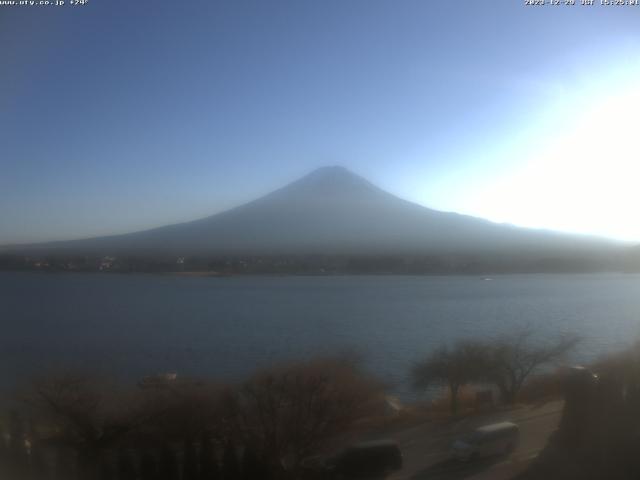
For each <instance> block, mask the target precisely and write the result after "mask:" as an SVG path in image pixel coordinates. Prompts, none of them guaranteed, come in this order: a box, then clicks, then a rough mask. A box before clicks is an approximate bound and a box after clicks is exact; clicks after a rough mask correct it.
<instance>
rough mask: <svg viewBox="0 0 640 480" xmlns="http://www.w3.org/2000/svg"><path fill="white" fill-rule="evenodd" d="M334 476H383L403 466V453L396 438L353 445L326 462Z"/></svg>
mask: <svg viewBox="0 0 640 480" xmlns="http://www.w3.org/2000/svg"><path fill="white" fill-rule="evenodd" d="M326 468H327V470H328V471H329V472H330V473H331V474H332V477H334V478H371V477H374V478H375V477H378V478H382V477H384V476H386V475H388V474H389V473H391V472H393V471H395V470H399V469H401V468H402V453H401V452H400V448H399V447H398V443H397V442H396V441H395V440H376V441H373V442H363V443H358V444H355V445H352V446H350V447H348V448H346V449H345V450H343V451H342V452H341V453H339V454H338V455H336V456H335V457H332V458H331V459H329V460H328V461H327V462H326Z"/></svg>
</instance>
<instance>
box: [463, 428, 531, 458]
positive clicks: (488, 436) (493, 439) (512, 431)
mask: <svg viewBox="0 0 640 480" xmlns="http://www.w3.org/2000/svg"><path fill="white" fill-rule="evenodd" d="M519 435H520V427H518V425H516V424H515V423H511V422H501V423H494V424H492V425H485V426H484V427H480V428H478V429H476V431H475V432H473V433H472V434H470V435H468V436H466V437H464V438H461V439H460V440H457V441H455V442H454V443H453V445H452V455H453V457H454V458H456V459H457V460H464V461H468V460H471V459H474V458H479V457H488V456H491V455H508V454H509V453H511V452H512V451H513V450H514V448H515V447H516V445H517V444H518V438H519Z"/></svg>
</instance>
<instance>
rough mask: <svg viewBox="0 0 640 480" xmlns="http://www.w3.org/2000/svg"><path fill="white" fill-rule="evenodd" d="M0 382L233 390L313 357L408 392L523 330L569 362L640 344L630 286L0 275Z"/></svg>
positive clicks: (525, 279) (638, 299)
mask: <svg viewBox="0 0 640 480" xmlns="http://www.w3.org/2000/svg"><path fill="white" fill-rule="evenodd" d="M0 315H1V317H0V321H1V322H2V330H1V332H0V374H2V379H3V380H2V381H1V383H2V385H3V386H8V385H12V384H13V383H14V382H15V381H16V380H24V379H27V378H30V377H31V376H32V375H35V374H37V373H39V372H45V371H50V370H52V369H53V370H57V369H66V368H82V369H90V370H96V371H101V372H106V373H110V374H115V375H117V376H121V377H126V378H140V377H142V376H144V375H149V374H156V373H161V372H166V371H177V372H179V373H180V374H186V375H212V376H216V377H219V378H221V379H237V378H241V377H243V376H244V375H247V374H249V373H250V372H252V371H254V370H255V369H257V368H260V367H264V366H268V365H269V364H273V363H277V362H280V361H284V360H289V359H299V358H308V357H310V356H312V355H316V354H333V353H337V352H346V351H356V352H358V353H360V354H361V355H362V356H363V359H364V360H363V361H364V365H365V366H366V368H367V369H368V370H370V371H371V372H374V373H376V374H378V375H380V376H381V377H382V378H384V379H385V380H386V381H388V382H389V383H390V385H391V387H392V389H393V391H395V392H396V393H398V394H400V395H401V396H406V395H408V394H409V391H410V390H409V387H408V385H407V376H408V371H409V369H410V367H411V364H412V362H413V361H415V360H416V359H419V358H420V357H421V356H424V355H425V354H426V353H428V352H429V351H430V350H431V349H433V348H434V347H436V346H438V345H440V344H442V343H445V342H451V341H453V340H456V339H459V338H463V337H483V338H484V337H490V336H493V335H496V334H499V333H502V332H507V331H509V330H510V329H513V328H515V327H516V326H518V325H521V324H523V323H528V324H530V325H531V326H532V327H534V328H535V329H537V330H538V331H539V332H540V333H541V334H543V335H546V336H553V335H557V334H558V333H561V332H566V331H570V332H577V333H579V334H581V335H583V336H584V337H585V341H584V342H583V344H582V346H581V347H580V349H579V351H577V352H576V353H575V356H576V359H577V360H581V361H586V360H589V359H592V358H595V357H597V356H600V355H602V354H603V353H606V352H608V351H612V350H615V349H619V348H621V347H624V346H627V345H629V344H630V343H632V342H633V341H634V340H636V339H637V338H638V336H639V334H640V275H631V274H593V275H592V274H588V275H587V274H584V275H557V274H556V275H553V274H549V275H543V274H540V275H538V274H535V275H532V274H528V275H499V276H494V277H491V279H485V278H483V277H478V276H334V277H322V276H318V277H296V276H285V277H273V276H237V277H226V278H213V277H208V278H207V277H178V276H169V275H166V276H163V275H143V274H140V275H119V274H40V273H9V272H0Z"/></svg>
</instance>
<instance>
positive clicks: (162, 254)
mask: <svg viewBox="0 0 640 480" xmlns="http://www.w3.org/2000/svg"><path fill="white" fill-rule="evenodd" d="M0 252H2V254H3V261H2V263H1V265H0V266H3V267H4V268H17V267H20V266H21V267H27V266H28V265H31V266H33V264H34V260H33V259H34V258H36V259H39V261H40V263H41V264H42V262H45V261H46V263H47V265H48V266H50V265H51V264H54V263H55V264H61V265H66V264H68V263H69V262H71V260H72V259H73V262H72V263H73V264H74V265H75V269H79V270H81V269H84V268H85V267H86V268H88V269H94V268H95V263H96V261H98V260H99V262H100V263H101V265H102V266H103V267H104V268H103V269H114V268H115V267H116V266H118V265H119V268H118V269H119V270H121V271H138V270H165V271H166V270H168V271H174V270H176V271H181V270H197V271H202V270H221V271H230V272H239V271H247V272H263V271H264V272H278V271H283V272H287V271H293V272H304V271H307V270H310V271H313V272H394V273H411V272H415V273H420V272H480V271H594V270H607V269H615V270H620V269H624V268H626V267H628V266H629V265H630V264H631V263H630V260H631V259H632V258H636V257H637V255H636V254H637V252H634V251H632V250H630V249H629V248H628V247H626V246H624V245H621V244H620V243H616V242H614V241H611V240H606V239H600V238H593V237H585V236H580V235H569V234H561V233H557V232H551V231H541V230H531V229H525V228H518V227H514V226H510V225H504V224H496V223H492V222H489V221H487V220H483V219H479V218H475V217H470V216H465V215H459V214H456V213H445V212H440V211H436V210H432V209H429V208H426V207H423V206H420V205H417V204H414V203H411V202H408V201H405V200H403V199H400V198H398V197H396V196H394V195H392V194H390V193H388V192H385V191H383V190H381V189H379V188H378V187H376V186H374V185H372V184H371V183H369V182H368V181H367V180H365V179H364V178H362V177H359V176H358V175H355V174H353V173H351V172H350V171H348V170H346V169H344V168H342V167H324V168H320V169H318V170H316V171H314V172H312V173H310V174H309V175H307V176H305V177H303V178H302V179H300V180H298V181H295V182H293V183H291V184H289V185H287V186H285V187H283V188H281V189H279V190H277V191H274V192H272V193H270V194H268V195H266V196H264V197H262V198H259V199H257V200H254V201H252V202H250V203H247V204H245V205H242V206H239V207H236V208H234V209H231V210H228V211H226V212H223V213H220V214H217V215H213V216H210V217H207V218H204V219H201V220H196V221H192V222H188V223H181V224H175V225H169V226H166V227H161V228H156V229H152V230H146V231H142V232H135V233H130V234H125V235H116V236H108V237H98V238H90V239H83V240H70V241H62V242H50V243H41V244H32V245H22V246H11V247H4V248H3V249H2V250H0ZM25 256H27V257H28V258H29V259H31V260H29V261H27V260H25ZM105 257H106V258H107V259H106V260H105ZM125 258H126V260H125ZM60 259H63V260H60ZM11 265H13V267H11ZM89 265H91V266H90V267H89Z"/></svg>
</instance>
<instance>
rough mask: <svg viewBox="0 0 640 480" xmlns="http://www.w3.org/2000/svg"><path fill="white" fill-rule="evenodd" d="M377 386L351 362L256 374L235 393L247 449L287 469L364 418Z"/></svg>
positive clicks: (333, 361) (311, 364)
mask: <svg viewBox="0 0 640 480" xmlns="http://www.w3.org/2000/svg"><path fill="white" fill-rule="evenodd" d="M378 395H379V389H378V384H377V383H376V382H374V381H372V380H371V379H369V378H368V377H366V376H365V375H363V374H362V373H361V372H360V371H359V370H358V369H357V367H356V365H354V364H353V363H351V362H348V361H344V360H340V359H319V360H314V361H310V362H306V363H301V364H295V365H291V366H286V367H281V368H275V369H272V370H270V371H266V372H262V373H259V374H257V375H255V376H254V377H253V378H252V379H250V380H249V381H248V382H246V383H245V384H244V385H243V386H242V387H241V388H240V389H239V391H238V392H237V395H236V397H235V399H234V403H233V408H234V409H235V412H234V419H235V422H236V427H237V431H238V432H239V433H240V435H241V437H242V439H243V442H244V444H245V445H246V446H249V447H251V448H254V449H255V450H254V452H255V453H256V454H258V455H261V456H263V458H264V459H265V460H266V461H267V462H268V463H269V464H270V465H272V466H273V465H277V464H281V463H282V462H283V460H285V459H287V463H289V466H290V468H293V469H295V468H296V466H297V465H298V462H299V461H300V460H301V459H302V458H303V457H305V456H306V455H309V454H311V453H313V452H314V450H315V449H317V448H318V447H319V446H320V445H321V444H322V443H323V442H325V441H326V440H328V439H330V438H332V437H333V436H335V435H337V434H340V433H344V432H345V431H346V430H347V429H348V428H349V427H350V426H351V425H352V424H353V423H354V422H355V421H356V420H358V419H360V418H362V417H363V416H367V415H368V414H369V413H370V412H371V408H373V406H372V405H373V402H374V399H375V398H379V397H378Z"/></svg>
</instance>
